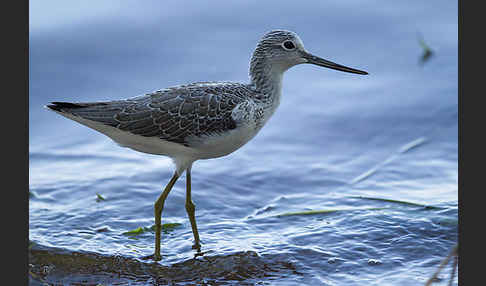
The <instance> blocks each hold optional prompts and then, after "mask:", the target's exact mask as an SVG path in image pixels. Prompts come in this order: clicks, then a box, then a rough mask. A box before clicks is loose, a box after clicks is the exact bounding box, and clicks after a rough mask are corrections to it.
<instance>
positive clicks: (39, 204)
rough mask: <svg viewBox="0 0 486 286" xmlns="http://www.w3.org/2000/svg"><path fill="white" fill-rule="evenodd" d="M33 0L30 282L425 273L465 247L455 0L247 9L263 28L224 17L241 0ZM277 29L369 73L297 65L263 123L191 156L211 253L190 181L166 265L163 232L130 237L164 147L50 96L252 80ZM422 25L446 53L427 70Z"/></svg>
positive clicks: (155, 183) (333, 280)
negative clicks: (224, 150) (87, 0)
mask: <svg viewBox="0 0 486 286" xmlns="http://www.w3.org/2000/svg"><path fill="white" fill-rule="evenodd" d="M36 3H37V2H35V1H31V21H30V22H31V24H30V25H31V31H30V83H29V85H30V86H29V89H30V109H29V111H30V118H29V120H30V128H29V133H30V139H29V140H30V147H29V148H30V150H29V151H30V152H29V159H30V162H29V164H30V166H29V186H30V192H31V195H30V202H29V239H30V241H31V242H32V243H33V244H32V245H31V247H30V253H29V262H30V263H31V264H32V266H31V272H32V273H33V274H34V277H33V278H32V280H31V284H34V285H35V283H36V281H41V280H44V281H49V282H51V283H60V284H63V283H64V284H67V285H68V284H69V283H72V284H76V283H81V284H83V283H84V284H86V285H91V284H94V285H96V283H104V284H113V285H126V284H130V283H131V285H146V284H148V285H155V284H157V283H159V284H162V285H163V284H167V283H169V282H173V283H175V284H181V285H184V284H190V283H197V284H204V283H206V284H207V285H226V284H239V285H245V284H248V285H253V284H261V285H302V284H306V285H368V284H371V285H412V284H413V285H422V284H423V283H425V281H426V280H427V279H428V278H429V277H430V276H431V275H432V274H433V272H434V271H435V270H436V269H437V267H438V265H439V264H440V262H441V260H442V259H443V258H445V257H446V256H447V254H448V252H449V251H450V249H451V248H452V247H453V246H454V245H455V244H456V243H457V228H458V226H457V224H458V219H457V213H458V205H457V181H458V172H457V167H458V164H457V159H458V157H457V128H458V127H457V116H458V113H457V10H456V7H457V3H455V2H451V3H446V4H444V3H442V2H439V1H431V2H430V3H429V2H428V3H426V4H424V3H414V4H413V5H417V6H413V5H411V4H409V2H403V3H402V4H397V3H393V4H391V3H390V4H388V3H386V2H383V3H381V2H373V5H371V6H369V7H363V9H361V10H359V11H360V12H359V13H358V12H357V10H356V11H355V10H353V9H351V8H352V7H351V6H342V5H351V4H342V3H341V2H338V1H336V2H335V3H327V4H324V3H318V2H315V3H314V4H315V5H316V7H315V9H310V10H309V9H305V7H299V6H297V4H290V3H288V4H282V5H283V6H282V7H281V9H279V11H277V12H276V11H273V10H272V9H271V6H272V5H275V4H276V3H277V2H268V3H267V2H266V3H267V4H264V5H263V4H257V3H250V4H248V6H244V7H243V6H242V7H239V10H240V11H241V13H242V15H251V17H253V18H252V21H251V24H248V23H246V22H245V21H243V18H238V17H234V18H232V17H228V16H227V15H226V14H225V13H220V12H225V11H227V12H228V11H232V10H233V9H234V8H232V7H230V6H229V5H227V4H225V3H224V2H221V3H220V5H219V6H218V7H219V8H218V11H219V12H218V13H216V12H215V11H212V10H211V9H208V8H206V7H197V5H196V6H194V7H186V9H185V10H184V9H180V7H179V6H176V4H175V2H168V3H170V4H167V5H169V7H170V10H171V11H172V12H173V13H170V14H169V13H167V12H164V11H166V9H165V8H164V7H160V4H156V3H152V4H153V5H155V7H157V9H155V8H151V7H140V6H134V5H135V4H134V2H133V3H132V2H127V3H128V4H126V6H123V7H122V6H116V9H115V8H113V9H110V7H115V6H113V5H114V2H113V3H111V2H108V1H107V2H103V3H105V4H103V5H107V6H106V7H105V6H103V5H101V6H99V5H92V6H91V5H87V4H86V6H84V4H80V5H81V6H79V7H76V9H68V8H67V7H65V6H63V5H64V4H62V3H64V2H62V3H57V2H52V3H51V4H49V5H54V4H55V5H56V7H57V8H56V9H58V11H57V10H56V11H54V12H55V13H53V10H49V9H48V8H49V5H47V7H45V6H42V7H40V6H38V5H37V4H36ZM106 3H111V4H110V5H112V6H109V5H108V4H106ZM278 3H280V2H278ZM350 3H351V2H350ZM439 3H440V5H441V7H442V9H441V10H440V11H438V10H437V9H435V7H436V6H437V5H439ZM354 4H355V5H357V4H356V3H354ZM43 5H44V4H43ZM157 5H159V6H157ZM257 5H258V6H257ZM387 5H388V6H387ZM419 5H424V6H419ZM94 6H96V7H94ZM256 7H258V9H257V10H256V11H258V13H249V12H250V11H252V9H256ZM329 11H332V13H329ZM245 12H248V13H246V14H245ZM324 12H326V13H325V15H326V18H325V19H323V18H322V14H323V13H324ZM70 13H71V14H70ZM137 15H144V17H138V16H137ZM340 15H341V16H340ZM342 15H346V17H348V18H347V19H343V18H342ZM277 16H278V17H277ZM241 17H243V16H241ZM271 19H273V20H271ZM228 23H231V25H229V26H228ZM223 24H226V25H223ZM316 25H317V26H316ZM280 27H283V28H287V29H290V30H293V31H295V32H297V33H298V34H299V35H300V36H301V38H302V40H303V42H304V44H305V45H306V48H307V49H308V50H309V51H311V52H313V53H315V54H316V55H320V56H322V57H324V58H327V59H330V60H333V61H336V62H338V63H341V64H344V65H348V66H351V67H354V68H358V69H363V70H367V71H368V72H369V73H370V75H368V76H358V75H352V74H345V73H339V72H336V71H331V70H324V69H320V68H318V67H313V66H308V65H302V66H298V67H294V68H292V69H291V70H290V71H288V72H287V73H286V75H285V77H284V87H283V98H282V103H281V105H280V107H279V109H278V110H277V112H276V114H275V115H274V117H273V118H272V119H271V120H270V121H269V122H268V123H267V125H266V126H265V127H264V128H263V129H262V131H261V133H260V134H259V135H257V137H255V138H254V139H253V140H252V141H251V142H249V143H248V144H247V145H245V146H244V147H243V148H241V149H240V150H238V151H236V152H235V153H233V154H230V155H229V156H226V157H223V158H218V159H212V160H205V161H198V162H196V163H195V165H194V167H193V174H192V186H193V200H194V202H195V204H196V218H197V222H198V227H199V233H200V236H201V240H202V244H203V246H202V251H203V254H204V255H203V256H197V257H195V254H196V252H195V251H194V250H193V249H192V248H191V246H192V232H191V227H190V224H189V221H188V219H187V215H186V212H185V209H184V200H185V197H184V196H185V190H184V188H185V179H184V178H181V179H179V181H178V182H177V184H176V185H175V187H174V189H173V191H172V192H171V194H170V195H169V197H168V199H167V202H166V205H165V208H164V212H163V218H162V223H179V224H180V225H178V226H176V227H174V228H172V229H169V230H167V231H166V232H164V233H163V235H162V255H163V260H162V262H160V263H155V264H154V263H152V262H151V261H150V260H144V259H142V258H143V257H145V256H148V255H150V254H152V253H153V244H154V233H153V232H152V231H147V232H144V233H142V234H140V235H137V236H130V235H126V234H124V233H125V232H127V231H130V230H134V229H136V228H138V227H145V228H150V227H151V226H152V225H153V223H154V218H153V203H154V202H155V199H156V198H157V197H158V195H159V194H160V192H161V189H162V188H163V187H164V186H165V184H166V183H167V182H168V181H169V179H170V177H171V175H172V172H173V166H172V163H171V161H170V159H168V158H164V157H159V156H154V155H148V154H141V153H137V152H135V151H132V150H129V149H125V148H122V147H119V146H117V145H116V144H115V143H113V142H112V141H110V140H109V139H108V138H106V137H104V136H103V135H101V134H98V133H96V132H95V131H92V130H89V129H88V128H86V127H83V126H81V125H79V124H77V123H75V122H71V121H69V120H67V119H65V118H62V117H60V116H58V115H56V114H54V113H52V112H49V111H47V110H45V109H44V108H42V106H43V105H44V104H46V103H48V102H49V101H62V100H64V101H90V100H105V99H116V98H126V97H131V96H135V95H137V94H141V93H144V92H149V91H152V90H156V89H160V88H164V87H168V86H172V85H176V84H180V83H186V82H192V81H202V80H234V81H245V80H246V79H247V67H248V60H249V57H250V52H251V50H252V49H253V48H254V46H255V45H256V41H258V39H259V37H260V36H261V35H262V34H263V33H264V32H266V31H268V30H270V29H272V28H280ZM316 27H321V29H319V30H318V29H317V28H316ZM417 32H420V33H421V34H423V35H424V38H425V41H426V42H427V43H428V44H429V45H430V46H431V47H432V48H433V49H434V51H435V54H434V56H433V57H432V58H431V59H430V61H429V62H426V63H425V64H424V65H420V63H419V58H420V55H421V52H422V51H421V47H420V45H419V44H418V41H417ZM97 194H99V195H101V196H102V197H103V198H104V200H100V199H98V200H97ZM310 211H315V212H310ZM309 212H310V213H309ZM450 271H451V266H450V265H449V266H448V267H446V268H445V269H444V270H443V271H442V272H441V274H440V275H439V277H441V278H442V281H441V283H437V284H438V285H440V284H446V283H447V280H448V277H449V273H450ZM90 283H91V284H90ZM455 283H456V284H457V278H456V280H455ZM84 284H83V285H84Z"/></svg>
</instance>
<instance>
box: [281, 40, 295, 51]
mask: <svg viewBox="0 0 486 286" xmlns="http://www.w3.org/2000/svg"><path fill="white" fill-rule="evenodd" d="M283 47H284V48H285V49H286V50H293V49H295V45H294V43H292V41H285V42H284V43H283Z"/></svg>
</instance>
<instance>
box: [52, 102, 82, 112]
mask: <svg viewBox="0 0 486 286" xmlns="http://www.w3.org/2000/svg"><path fill="white" fill-rule="evenodd" d="M46 107H47V108H49V109H51V110H54V111H59V112H63V111H64V110H63V109H65V108H79V107H81V106H80V105H79V104H76V103H71V102H59V101H54V102H51V103H50V104H48V105H46Z"/></svg>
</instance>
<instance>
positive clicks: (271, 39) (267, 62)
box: [250, 30, 368, 79]
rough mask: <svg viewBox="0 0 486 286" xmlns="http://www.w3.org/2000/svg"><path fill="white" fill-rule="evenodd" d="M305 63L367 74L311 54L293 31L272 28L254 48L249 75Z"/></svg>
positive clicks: (253, 77)
mask: <svg viewBox="0 0 486 286" xmlns="http://www.w3.org/2000/svg"><path fill="white" fill-rule="evenodd" d="M305 63H308V64H314V65H318V66H322V67H327V68H331V69H335V70H339V71H344V72H350V73H356V74H368V73H367V72H365V71H361V70H357V69H353V68H350V67H346V66H343V65H339V64H336V63H333V62H331V61H328V60H324V59H322V58H320V57H317V56H314V55H312V54H311V53H309V52H307V51H306V49H305V48H304V44H303V43H302V40H301V39H300V38H299V36H298V35H297V34H296V33H294V32H291V31H286V30H273V31H270V32H268V33H266V34H265V35H264V36H263V37H262V38H261V40H260V42H259V43H258V45H257V47H256V48H255V51H254V52H253V56H252V59H251V63H250V76H251V78H252V79H255V76H256V75H257V73H259V72H262V71H265V70H266V71H270V70H272V71H273V72H277V73H283V72H285V71H286V70H287V69H289V68H291V67H293V66H295V65H298V64H305Z"/></svg>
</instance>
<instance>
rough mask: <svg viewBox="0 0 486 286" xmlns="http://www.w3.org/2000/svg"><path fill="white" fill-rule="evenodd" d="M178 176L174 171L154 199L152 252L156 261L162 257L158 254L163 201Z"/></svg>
mask: <svg viewBox="0 0 486 286" xmlns="http://www.w3.org/2000/svg"><path fill="white" fill-rule="evenodd" d="M178 178H179V175H177V172H174V176H172V179H170V181H169V183H168V184H167V186H166V187H165V189H164V191H163V192H162V194H161V195H160V196H159V198H158V199H157V201H155V205H154V213H155V253H154V260H155V261H158V260H161V259H162V257H161V256H160V232H161V230H162V222H161V218H162V210H163V209H164V202H165V199H166V198H167V196H168V195H169V192H170V190H172V187H173V186H174V184H175V182H176V181H177V179H178Z"/></svg>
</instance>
